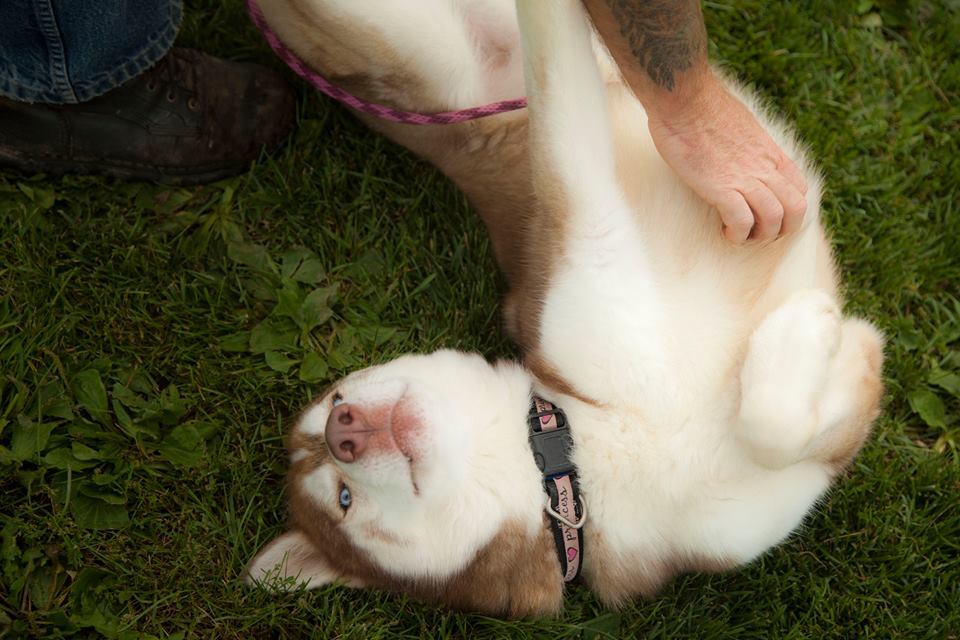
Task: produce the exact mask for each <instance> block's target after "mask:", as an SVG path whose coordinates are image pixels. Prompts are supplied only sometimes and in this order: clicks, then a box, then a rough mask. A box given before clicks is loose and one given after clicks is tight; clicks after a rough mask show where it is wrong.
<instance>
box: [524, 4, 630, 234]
mask: <svg viewBox="0 0 960 640" xmlns="http://www.w3.org/2000/svg"><path fill="white" fill-rule="evenodd" d="M517 16H518V18H519V21H520V32H521V35H522V38H521V40H522V42H523V50H524V73H525V78H526V87H527V101H528V104H529V109H530V120H531V124H530V127H531V130H530V155H531V162H532V163H533V166H534V171H535V174H534V189H535V191H536V192H537V194H538V196H539V199H540V201H541V202H542V203H543V207H544V208H546V209H548V211H547V212H546V214H547V215H559V216H567V215H572V216H573V217H578V216H590V215H591V214H594V213H595V214H597V215H599V216H602V215H603V214H604V212H607V211H625V210H626V209H627V206H626V201H625V198H624V196H623V194H622V191H621V189H620V185H619V184H618V182H617V178H616V170H615V162H614V152H613V140H612V135H611V124H610V117H609V114H608V105H607V95H606V90H605V88H604V85H603V82H602V80H601V76H600V72H599V69H598V67H597V63H596V59H595V57H594V53H593V50H592V45H591V40H590V33H591V32H590V26H589V21H588V18H587V16H586V13H585V11H584V10H583V8H582V6H581V5H580V3H579V2H578V1H577V0H555V1H551V2H540V1H538V0H518V2H517ZM594 222H595V220H594Z"/></svg>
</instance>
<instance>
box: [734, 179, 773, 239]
mask: <svg viewBox="0 0 960 640" xmlns="http://www.w3.org/2000/svg"><path fill="white" fill-rule="evenodd" d="M741 193H743V198H744V200H746V201H747V204H748V205H749V206H750V210H751V211H752V212H753V230H752V231H751V232H750V236H749V239H750V240H772V239H773V238H776V237H777V235H779V234H780V225H781V223H782V222H783V205H782V204H780V200H778V199H777V197H776V196H775V195H774V193H773V191H771V190H770V187H768V186H767V185H766V184H764V183H763V182H759V181H758V182H756V183H755V184H753V185H751V186H750V187H749V188H747V189H745V190H744V191H741Z"/></svg>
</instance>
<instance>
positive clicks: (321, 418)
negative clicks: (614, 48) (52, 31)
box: [248, 0, 882, 616]
mask: <svg viewBox="0 0 960 640" xmlns="http://www.w3.org/2000/svg"><path fill="white" fill-rule="evenodd" d="M262 4H263V8H264V11H265V14H266V17H267V19H268V20H269V21H270V22H271V25H272V26H273V27H274V28H275V29H276V30H277V31H278V32H279V33H280V35H281V37H282V38H284V40H285V42H287V44H288V45H289V46H291V47H292V48H294V49H295V50H296V51H297V52H298V53H299V54H300V55H301V56H302V57H304V58H305V59H307V60H308V62H310V63H311V64H312V65H314V66H315V67H316V68H317V69H318V70H320V71H321V72H325V73H327V74H328V75H332V76H334V77H341V78H345V79H346V80H344V81H345V82H348V83H349V82H352V83H354V86H353V87H351V88H352V89H353V90H354V91H356V92H358V93H361V94H364V93H365V94H366V95H363V97H365V98H368V99H373V100H380V101H385V102H390V103H391V104H393V105H394V106H397V107H400V108H405V109H417V110H421V111H431V110H432V111H440V110H445V109H452V108H461V107H467V106H472V105H473V104H480V103H484V102H490V101H492V100H496V99H502V98H511V97H516V95H520V94H521V92H522V90H523V88H522V87H521V86H520V85H519V83H520V82H521V78H522V77H525V79H526V95H527V96H528V99H529V103H530V107H529V121H528V120H527V117H528V114H526V113H521V114H510V115H505V116H497V117H496V118H493V119H490V120H488V121H482V122H477V123H467V124H464V125H456V126H455V127H452V128H449V129H446V130H441V129H440V128H439V127H428V128H426V129H417V130H414V128H412V127H408V126H404V125H393V124H387V123H378V122H373V121H370V120H366V119H365V120H366V121H368V122H370V124H371V126H374V127H376V128H377V129H379V130H381V131H383V132H384V133H386V134H387V135H388V136H390V137H392V138H393V139H394V140H397V141H398V142H400V143H401V144H404V145H406V146H408V147H410V148H411V149H413V150H414V151H415V152H416V153H418V154H420V155H422V156H423V157H425V158H427V159H428V160H430V161H432V162H434V163H435V164H437V166H438V167H440V168H441V169H442V170H443V171H445V172H446V173H447V174H448V175H449V176H450V177H451V178H452V179H453V180H454V181H455V182H457V184H458V185H459V186H460V187H461V188H463V189H464V191H465V192H466V193H467V194H468V196H469V197H470V198H471V200H472V201H473V202H474V204H475V206H476V207H477V209H478V211H479V213H480V215H481V216H482V217H483V218H484V221H485V222H486V224H487V226H488V229H489V230H490V234H491V238H492V240H493V242H494V247H495V252H496V255H497V257H498V260H499V261H500V264H501V266H502V267H503V269H504V271H505V273H506V274H507V277H508V280H509V283H510V287H511V291H510V293H509V295H508V299H507V303H506V314H507V325H508V330H509V331H510V332H511V335H512V336H513V337H514V338H515V339H516V340H517V342H518V344H519V345H520V347H521V348H522V349H523V352H524V364H523V365H521V364H517V363H512V362H498V363H495V364H490V363H488V362H487V361H485V360H484V359H483V358H481V357H479V356H477V355H470V354H465V353H459V352H454V351H441V352H437V353H434V354H430V355H411V356H405V357H402V358H399V359H397V360H395V361H393V362H390V363H387V364H384V365H381V366H377V367H372V368H370V369H367V370H364V371H360V372H357V373H354V374H352V375H350V376H348V377H347V378H345V379H344V380H342V381H340V382H338V383H337V384H335V385H334V386H333V387H332V388H331V390H330V391H329V392H328V393H326V394H324V395H323V396H322V397H320V398H319V399H318V400H317V401H316V402H314V403H313V404H312V405H311V406H309V407H308V408H307V409H306V410H305V412H304V413H303V415H302V416H301V418H300V420H299V421H298V423H297V425H296V427H295V428H294V430H293V433H292V434H291V436H290V455H291V470H290V477H289V484H288V492H289V496H290V506H291V516H292V520H291V525H290V530H289V531H288V532H287V533H285V534H283V535H282V536H280V537H279V538H277V539H276V540H274V541H273V542H272V543H270V544H269V545H267V547H266V548H265V549H264V550H262V551H261V552H260V554H258V556H257V557H256V558H255V559H254V560H253V561H252V563H251V565H250V567H249V568H248V578H249V579H251V580H254V581H258V582H263V583H265V584H269V585H273V586H279V587H283V586H286V587H289V586H291V584H292V583H295V582H298V581H306V582H307V583H308V584H309V586H310V587H317V586H321V585H324V584H328V583H331V582H334V581H340V582H343V583H345V584H347V585H350V586H357V587H364V586H366V587H376V588H383V589H388V590H398V591H405V592H408V593H410V594H412V595H413V596H415V597H418V598H423V599H427V600H431V601H436V602H440V603H444V604H447V605H449V606H453V607H456V608H463V609H472V610H479V611H484V612H488V613H494V614H499V615H509V616H525V615H540V614H546V613H555V612H557V611H558V610H559V608H560V607H561V604H562V593H563V585H562V581H561V574H560V570H559V563H558V561H557V559H556V556H555V554H556V551H555V549H554V546H553V541H552V538H551V537H550V534H549V532H548V528H547V527H548V524H547V520H546V516H545V515H544V510H543V506H544V500H545V492H544V489H543V484H542V480H541V478H540V475H539V472H538V471H537V469H536V467H535V465H534V462H533V457H532V455H531V452H530V449H529V446H528V444H527V430H526V429H527V428H526V421H525V418H526V415H527V412H528V410H529V406H530V398H531V395H532V394H533V393H536V394H538V395H540V396H542V397H544V398H546V399H548V400H549V401H551V402H553V403H555V404H557V405H559V406H560V407H562V408H563V409H564V411H565V412H566V414H567V416H568V419H569V423H570V425H571V426H572V432H573V439H574V451H573V461H574V462H575V464H576V466H577V468H578V472H579V474H580V483H581V488H582V494H583V497H584V500H585V502H586V503H587V505H588V514H587V523H586V527H585V535H586V536H587V537H586V544H585V556H584V558H583V571H584V576H585V579H586V583H587V584H588V585H589V587H590V588H592V589H594V590H595V591H596V592H597V593H598V595H599V596H600V597H601V598H602V599H603V600H604V601H605V602H607V603H608V604H609V605H611V606H616V605H619V604H622V603H623V602H625V601H626V600H628V599H630V598H633V597H636V596H638V595H644V596H649V595H652V594H653V593H655V591H656V589H657V588H658V587H659V586H660V585H662V584H663V582H664V581H665V580H667V579H669V578H670V577H671V576H673V575H675V574H676V573H678V572H681V571H690V570H717V569H724V568H729V567H733V566H736V565H738V564H742V563H745V562H749V561H750V560H752V559H754V558H756V557H757V556H758V555H760V554H762V553H764V552H765V551H766V550H768V549H770V548H771V547H772V546H774V545H776V544H778V543H779V542H781V541H782V540H784V538H786V537H787V536H788V535H789V534H790V532H791V531H793V530H794V529H795V528H796V527H797V526H798V525H799V524H800V522H801V521H802V519H803V517H804V516H805V514H806V513H807V512H808V511H809V510H810V509H811V508H812V507H813V505H814V504H815V503H816V501H817V500H818V499H819V498H820V497H821V496H822V495H823V494H824V492H825V491H826V490H827V488H828V487H829V486H830V483H831V481H832V480H833V479H834V478H835V477H836V475H837V474H838V472H839V471H840V470H841V469H842V468H843V467H844V466H846V465H847V464H848V463H849V461H850V460H851V459H852V458H853V456H854V455H856V453H857V451H858V450H859V448H860V447H861V445H862V443H863V441H864V439H865V438H866V436H867V434H868V432H869V428H870V424H871V422H872V421H873V419H874V418H875V417H876V415H877V411H878V406H879V399H880V395H881V390H882V389H881V383H880V372H881V366H882V338H881V336H880V335H879V333H878V332H877V331H876V330H875V329H874V328H873V327H872V326H871V325H870V324H868V323H867V322H865V321H863V320H857V319H844V318H843V317H842V315H841V312H840V309H839V306H838V294H837V277H836V274H835V269H834V267H833V260H832V257H831V255H830V248H829V245H828V243H827V241H826V240H825V236H824V233H823V229H822V226H821V222H820V216H819V204H820V203H819V193H820V178H819V176H818V175H817V174H816V172H814V171H813V170H812V169H810V168H809V166H808V165H807V164H806V162H805V161H804V160H803V153H802V150H801V149H800V148H799V147H798V145H797V144H796V142H795V141H794V139H793V138H792V136H791V135H790V134H789V133H787V132H786V130H785V128H784V127H783V126H782V125H779V124H777V123H775V122H773V121H772V120H771V119H770V118H769V117H768V116H767V115H766V114H764V113H763V112H762V111H760V110H759V109H757V108H756V100H755V98H754V97H753V96H751V95H750V94H748V93H745V92H744V91H743V90H742V89H740V88H738V87H736V86H734V85H731V90H733V91H736V92H737V93H738V95H741V96H742V98H743V100H744V101H745V102H746V103H747V104H748V105H751V107H752V108H754V110H755V111H756V113H757V115H758V118H760V120H761V122H764V123H765V124H766V126H767V128H768V130H769V131H770V132H771V134H772V135H773V137H774V138H775V139H776V140H777V141H778V143H780V144H781V146H782V147H783V148H784V150H785V151H786V152H787V153H788V155H790V156H792V157H793V158H798V159H799V160H800V162H799V164H800V166H801V167H805V173H806V177H807V181H808V184H809V185H810V188H809V191H808V207H807V215H806V218H805V221H804V224H803V227H802V228H801V229H800V230H799V231H798V232H797V233H795V234H792V235H790V236H788V237H785V238H781V239H779V240H776V241H774V242H770V243H766V244H762V245H757V244H748V245H746V246H734V245H732V244H729V243H728V242H727V241H726V240H724V238H723V237H722V234H721V233H720V229H719V224H720V223H719V216H718V215H717V213H716V211H715V210H713V209H712V208H711V207H710V206H708V205H707V204H705V203H704V202H703V201H701V200H700V199H698V198H697V196H696V195H695V194H693V192H692V191H690V190H689V189H688V188H687V187H686V186H685V185H684V184H683V183H681V182H680V181H679V179H678V178H677V176H676V175H675V174H674V173H673V172H672V171H671V170H670V169H669V168H668V167H667V166H666V164H665V163H664V162H663V161H662V160H661V159H660V157H659V156H658V154H657V152H656V150H655V148H654V146H653V143H652V142H651V140H650V136H649V134H648V132H647V124H646V116H645V114H644V111H643V109H642V107H641V106H640V104H639V103H638V102H637V101H636V99H635V98H634V97H633V95H632V94H631V93H630V92H629V90H628V89H627V88H626V87H625V86H624V85H623V84H622V83H621V81H620V80H619V77H618V76H617V74H616V71H615V69H614V68H613V67H612V65H611V62H610V60H609V58H608V57H607V56H606V54H605V52H604V51H603V50H602V47H599V46H598V45H597V42H596V39H595V38H594V36H593V34H592V31H591V28H590V25H589V20H588V18H587V16H586V14H585V12H584V11H583V9H582V8H581V6H580V5H579V2H577V0H551V1H550V2H536V1H535V0H519V1H518V3H517V12H516V15H517V16H519V21H518V22H517V20H516V17H515V14H514V10H513V6H512V3H510V2H507V1H506V0H483V1H481V0H419V1H418V2H416V3H413V2H403V3H395V2H392V0H384V1H381V2H373V1H371V2H363V3H359V2H353V1H351V0H269V1H266V0H265V1H264V2H263V3H262ZM400 6H402V7H403V10H400V8H399V7H400ZM518 23H519V33H521V34H522V38H518V31H517V24H518ZM318 33H319V34H323V36H324V37H323V38H317V37H315V34H318ZM338 34H339V35H338ZM361 35H362V36H363V38H364V39H365V40H364V41H365V42H368V43H371V42H372V43H374V44H372V45H371V49H372V51H373V52H365V51H363V50H360V51H358V47H359V48H361V49H362V45H360V44H358V43H356V38H357V37H360V36H361ZM321 40H322V42H321ZM521 40H522V43H523V53H522V58H521V53H520V49H519V47H520V41H521ZM521 59H522V70H523V73H522V74H521V73H520V71H521V66H520V65H521ZM399 79H402V81H401V80H399ZM491 191H495V193H491ZM493 196H496V197H493ZM504 200H506V202H505V201H504ZM344 443H348V444H344ZM344 488H346V489H347V494H348V496H349V504H348V505H347V506H346V507H344V506H342V504H341V503H342V502H343V500H342V497H343V495H344V493H343V490H344ZM284 578H292V580H287V581H286V582H283V581H282V579H284ZM278 579H279V580H280V581H279V582H278Z"/></svg>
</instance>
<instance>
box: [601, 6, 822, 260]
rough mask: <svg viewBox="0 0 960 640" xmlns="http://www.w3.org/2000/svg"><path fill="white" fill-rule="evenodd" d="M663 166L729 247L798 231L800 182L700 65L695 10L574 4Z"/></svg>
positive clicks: (703, 39)
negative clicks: (706, 210) (714, 217)
mask: <svg viewBox="0 0 960 640" xmlns="http://www.w3.org/2000/svg"><path fill="white" fill-rule="evenodd" d="M583 4H584V6H585V7H586V8H587V11H588V12H589V13H590V17H591V18H592V20H593V22H594V25H595V26H596V28H597V31H598V32H599V33H600V36H601V37H602V38H603V40H604V42H605V44H606V45H607V48H608V49H609V50H610V53H611V54H612V55H613V58H614V60H616V62H617V64H618V65H619V67H620V71H621V74H622V75H623V77H624V80H625V81H626V82H627V84H628V85H629V86H630V88H631V89H632V90H633V92H634V93H635V94H636V96H637V98H638V99H639V100H640V102H641V103H642V104H643V106H644V108H645V109H646V111H647V115H648V118H649V126H650V134H651V136H652V137H653V141H654V144H656V146H657V150H658V151H659V152H660V155H661V156H663V159H664V160H665V161H666V162H667V164H669V165H670V166H671V167H672V168H673V170H674V171H676V172H677V173H678V174H679V175H680V177H681V178H682V179H683V180H684V181H685V182H686V183H687V184H688V185H689V186H690V187H691V188H692V189H693V190H694V191H696V192H697V194H698V195H699V196H700V197H702V198H703V199H704V200H706V201H707V202H709V203H711V204H713V205H714V206H716V207H717V209H718V211H719V213H720V217H721V219H722V220H723V224H724V234H725V235H726V236H727V237H728V238H729V239H731V240H733V241H735V242H743V241H744V240H747V239H748V237H749V238H750V239H756V240H768V239H772V238H776V237H777V236H778V235H781V234H784V233H789V232H791V231H795V230H796V229H798V228H799V227H800V223H801V222H802V220H803V213H804V210H805V209H806V200H805V198H804V194H805V193H806V182H805V180H804V177H803V174H802V173H801V172H800V170H799V169H798V168H797V167H796V166H795V165H794V164H793V162H792V161H791V160H790V158H788V157H787V156H786V155H785V154H784V153H783V151H782V150H781V149H780V148H779V147H778V146H777V144H776V143H775V142H774V141H773V139H771V138H770V136H769V135H768V134H767V132H766V131H765V130H764V129H763V128H762V127H761V126H760V125H759V123H757V121H756V119H755V118H754V117H753V114H752V113H751V112H750V111H749V110H748V109H747V108H746V107H745V106H744V105H743V104H742V103H741V102H740V101H739V100H738V99H737V98H736V97H734V96H732V95H731V94H730V93H729V92H728V91H727V90H726V89H725V88H724V86H723V85H722V84H721V83H720V81H719V80H718V79H717V78H716V77H715V76H714V75H713V72H712V71H711V70H710V67H709V65H708V64H707V34H706V29H705V27H704V23H703V14H702V13H701V11H700V0H583Z"/></svg>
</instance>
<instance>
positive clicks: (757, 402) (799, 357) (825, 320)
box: [740, 289, 841, 468]
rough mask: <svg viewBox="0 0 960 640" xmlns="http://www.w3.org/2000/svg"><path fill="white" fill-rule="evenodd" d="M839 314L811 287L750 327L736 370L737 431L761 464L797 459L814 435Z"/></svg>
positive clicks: (836, 338) (835, 344)
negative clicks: (743, 355)
mask: <svg viewBox="0 0 960 640" xmlns="http://www.w3.org/2000/svg"><path fill="white" fill-rule="evenodd" d="M840 320H841V317H840V309H839V308H838V307H837V304H836V302H835V301H834V300H833V299H832V298H831V297H830V296H829V295H827V294H826V293H825V292H823V291H819V290H814V289H811V290H805V291H800V292H798V293H795V294H794V295H793V296H791V297H790V298H789V299H788V300H787V302H785V303H784V304H783V305H781V306H780V307H778V308H777V309H776V310H774V311H773V312H772V313H771V314H770V315H769V316H767V318H765V319H764V321H763V322H762V323H761V324H760V326H759V327H758V328H757V330H756V331H754V333H753V336H752V337H751V339H750V346H749V349H748V352H747V357H746V360H745V361H744V366H743V370H742V372H741V376H740V381H741V406H740V429H741V434H740V435H741V437H742V438H743V440H744V441H745V442H746V444H747V445H748V447H749V448H750V449H751V451H752V453H753V454H754V457H755V458H756V459H757V460H758V462H760V463H762V464H764V465H765V466H770V467H774V468H779V467H783V466H786V465H788V464H791V463H792V462H795V461H796V460H797V459H798V457H799V456H800V455H801V454H802V453H803V451H804V450H805V449H806V447H807V446H808V445H809V444H810V442H811V440H812V439H813V438H814V437H815V436H816V434H817V432H818V425H819V416H818V410H817V406H818V403H819V399H820V396H821V395H822V394H823V390H824V386H825V384H826V381H827V376H828V373H829V371H830V363H831V360H832V359H833V358H834V356H835V355H836V354H837V352H838V350H839V347H840V335H841V334H840Z"/></svg>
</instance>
